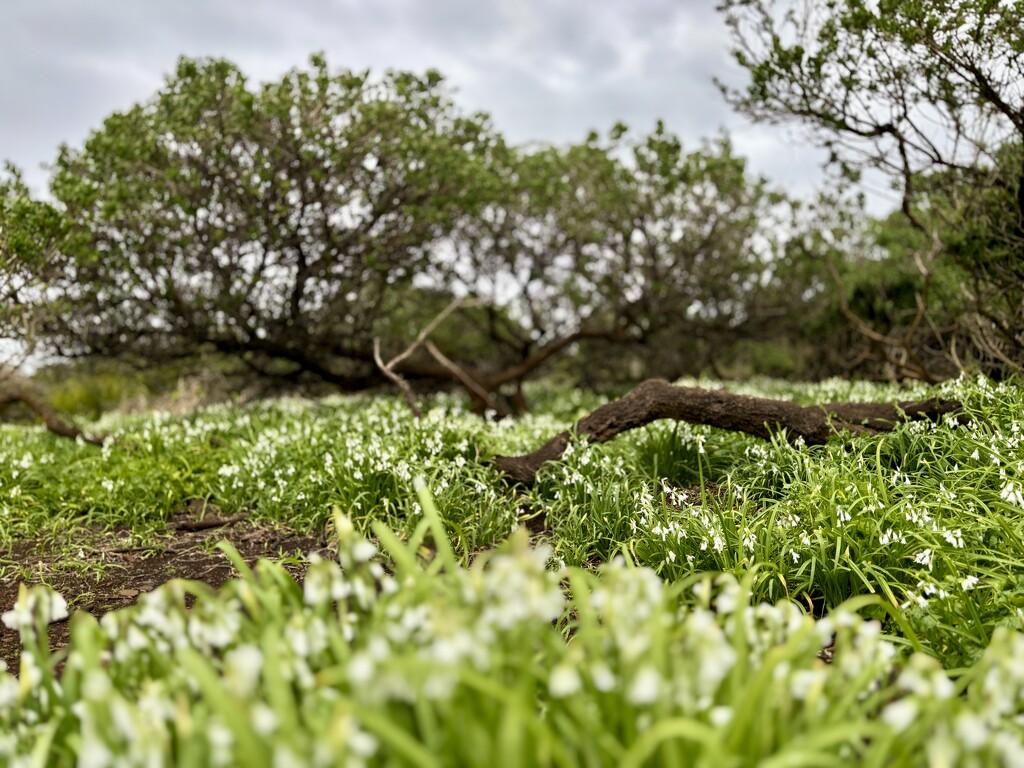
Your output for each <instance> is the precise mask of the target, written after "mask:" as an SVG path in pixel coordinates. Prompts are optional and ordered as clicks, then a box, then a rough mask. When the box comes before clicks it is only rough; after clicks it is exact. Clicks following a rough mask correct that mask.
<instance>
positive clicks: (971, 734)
mask: <svg viewBox="0 0 1024 768" xmlns="http://www.w3.org/2000/svg"><path fill="white" fill-rule="evenodd" d="M956 735H957V736H958V737H959V739H960V741H961V742H963V745H964V746H965V747H967V748H968V749H981V748H982V747H983V746H985V742H986V741H987V739H988V727H987V726H986V725H985V721H984V720H982V719H981V717H979V716H978V715H976V714H974V713H973V712H961V713H960V716H959V717H957V719H956Z"/></svg>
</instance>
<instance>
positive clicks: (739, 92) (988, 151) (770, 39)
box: [721, 0, 1024, 378]
mask: <svg viewBox="0 0 1024 768" xmlns="http://www.w3.org/2000/svg"><path fill="white" fill-rule="evenodd" d="M721 9H722V11H723V13H724V15H725V19H726V21H727V23H728V24H729V26H730V28H731V30H732V33H733V41H734V45H733V53H734V55H735V57H736V59H737V61H738V62H739V64H740V65H741V66H742V67H743V68H744V69H745V70H746V71H747V73H748V74H749V77H750V79H749V82H748V83H747V85H746V86H745V87H743V88H740V89H728V88H726V89H725V90H726V92H727V95H728V97H729V99H730V101H731V102H732V103H733V104H734V105H735V106H736V107H737V108H738V109H739V110H740V111H742V112H743V113H745V114H747V115H748V116H751V117H753V118H754V119H756V120H762V121H766V122H797V123H800V124H802V125H804V126H807V127H809V128H811V130H812V131H813V133H814V136H815V137H816V139H817V141H818V142H819V143H820V145H821V146H823V147H824V148H826V149H827V150H828V151H829V153H830V158H831V160H832V162H833V165H834V167H835V169H836V170H837V171H839V177H840V178H839V180H838V181H839V183H840V184H841V185H842V187H843V188H845V187H846V186H847V183H846V182H848V181H850V180H853V181H857V180H859V179H860V177H861V175H862V173H863V172H864V171H871V172H874V173H878V172H880V173H882V174H884V175H887V176H888V177H890V179H891V181H892V182H893V186H894V188H896V189H898V190H899V191H900V192H901V193H902V196H903V203H902V206H901V211H902V214H901V215H902V217H903V219H904V229H908V230H909V229H913V230H915V231H914V232H909V231H907V232H905V233H903V234H901V235H898V236H896V237H894V238H890V239H889V242H890V244H891V245H892V246H893V251H892V256H893V257H894V258H903V259H906V261H905V263H904V265H903V266H902V267H900V268H901V269H902V270H904V271H905V272H907V273H908V274H913V273H914V271H915V270H916V272H917V274H916V275H914V276H913V277H912V278H911V279H909V280H907V281H906V282H904V283H903V284H902V285H900V286H898V288H899V289H900V291H902V292H903V293H904V295H903V296H900V295H898V293H899V291H898V292H896V293H895V294H893V293H892V292H890V293H889V294H887V295H886V296H885V297H884V298H883V299H882V300H883V301H885V302H887V301H892V302H894V304H895V305H897V306H899V307H905V306H908V305H909V306H911V307H913V315H912V318H911V319H910V320H909V321H907V322H904V323H900V324H899V327H898V329H896V330H893V329H892V328H891V327H889V328H887V327H886V326H887V323H888V321H889V319H890V317H889V315H890V314H891V313H890V312H889V311H888V308H882V309H883V312H882V314H883V315H884V316H885V317H884V318H883V320H882V322H881V323H876V322H875V321H874V319H873V318H870V317H861V321H862V322H861V324H860V325H859V326H858V330H859V331H860V332H861V333H862V335H863V336H865V337H867V338H869V339H872V340H873V341H874V342H876V344H881V345H882V346H883V347H885V348H886V349H887V350H888V351H889V352H893V351H895V352H897V353H899V355H902V356H903V361H906V362H907V365H906V366H905V370H904V372H905V373H911V374H913V375H916V376H921V377H924V378H928V377H930V376H931V377H932V378H934V375H933V374H931V373H930V372H929V367H930V366H929V365H928V360H927V358H929V357H930V356H936V354H934V353H937V355H938V356H941V357H943V358H944V359H945V367H946V368H947V369H948V368H949V367H951V366H952V367H961V368H962V367H965V366H967V367H979V368H981V369H982V370H984V371H987V372H990V373H992V374H993V375H1003V374H1005V373H1007V372H1010V371H1017V372H1020V371H1021V370H1024V334H1022V333H1021V330H1020V329H1021V328H1022V327H1024V322H1022V321H1024V316H1022V315H1021V311H1022V310H1021V307H1022V306H1024V294H1022V292H1021V286H1022V284H1024V279H1022V275H1021V270H1020V264H1021V254H1022V253H1024V229H1022V228H1021V221H1022V218H1024V176H1022V175H1021V170H1020V169H1021V162H1020V161H1021V154H1022V147H1024V111H1022V110H1021V109H1020V92H1019V80H1020V73H1021V72H1022V71H1024V47H1022V46H1021V44H1020V29H1021V27H1022V25H1024V10H1022V6H1021V4H1020V3H999V2H989V1H988V0H958V1H957V2H945V1H944V0H942V1H940V0H921V1H920V2H881V3H873V2H866V0H838V1H836V0H815V2H811V3H793V2H791V1H790V0H753V1H751V0H726V2H724V3H722V5H721ZM886 228H887V229H890V230H892V229H894V228H898V227H897V225H895V224H894V222H892V221H891V220H890V222H888V223H887V224H886ZM951 285H955V286H956V287H957V288H959V295H956V296H954V295H953V294H954V293H955V291H953V290H951ZM892 287H894V288H895V287H897V286H892ZM911 292H912V293H913V298H912V300H911V297H910V296H909V294H910V293H911ZM959 307H965V308H966V311H964V312H963V313H962V315H963V316H962V317H960V316H958V313H957V311H956V310H957V309H958V308H959ZM869 309H870V308H869ZM898 311H900V312H902V310H898ZM851 317H857V315H856V313H855V312H854V313H853V314H852V315H851ZM854 324H855V325H857V323H856V322H855V323H854ZM921 328H927V329H928V332H926V333H923V334H919V333H918V330H919V329H921ZM872 334H876V336H881V337H887V340H886V339H879V338H877V337H875V338H873V337H872ZM887 358H888V362H889V363H894V362H899V361H897V360H896V359H895V358H896V355H894V354H887ZM936 367H937V366H932V368H936ZM937 373H938V375H939V376H941V375H944V374H945V371H941V370H940V371H937Z"/></svg>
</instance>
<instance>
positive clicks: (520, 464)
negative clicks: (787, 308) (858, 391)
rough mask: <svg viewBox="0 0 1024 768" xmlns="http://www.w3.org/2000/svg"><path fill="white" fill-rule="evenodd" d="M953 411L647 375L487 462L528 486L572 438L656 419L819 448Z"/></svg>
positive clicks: (933, 404)
mask: <svg viewBox="0 0 1024 768" xmlns="http://www.w3.org/2000/svg"><path fill="white" fill-rule="evenodd" d="M960 408H961V405H960V403H958V402H956V401H954V400H938V399H932V400H920V401H913V402H910V401H908V402H901V403H828V404H825V405H816V406H815V405H812V406H803V405H798V404H796V403H792V402H789V401H786V400H771V399H768V398H763V397H750V396H747V395H737V394H733V393H731V392H726V391H723V390H712V389H703V388H701V387H676V386H672V385H671V384H669V383H668V382H667V381H664V380H663V379H649V380H647V381H645V382H643V383H642V384H640V385H639V386H638V387H637V388H636V389H634V390H633V391H632V392H630V393H629V394H628V395H626V396H625V397H623V398H622V399H620V400H615V401H613V402H611V403H607V404H606V405H602V406H601V407H600V408H598V409H597V410H595V411H594V412H593V413H591V414H590V415H588V416H585V417H584V418H582V419H580V421H578V422H577V423H576V425H575V427H573V429H572V430H568V431H565V432H562V433H560V434H558V435H556V436H555V437H553V438H551V440H549V441H548V442H546V443H545V444H544V445H542V446H541V447H539V448H538V449H537V450H535V451H533V452H532V453H528V454H525V455H523V456H497V457H495V459H494V463H495V465H496V466H497V467H498V469H500V470H501V471H502V472H503V473H504V474H505V475H506V477H507V478H508V479H509V480H510V481H512V482H514V483H521V484H523V485H527V486H529V485H532V484H533V483H534V481H535V480H536V477H537V470H538V469H540V467H541V466H542V465H543V464H544V463H545V462H548V461H553V460H555V459H558V458H559V457H560V456H561V455H562V453H563V452H564V451H565V449H566V446H568V445H569V443H570V442H571V441H572V440H573V436H574V435H575V436H576V437H577V438H579V439H586V440H587V441H588V442H590V443H603V442H606V441H608V440H611V439H612V438H614V437H615V436H617V435H619V434H621V433H623V432H626V431H628V430H631V429H636V428H637V427H642V426H644V425H646V424H649V423H651V422H652V421H657V420H659V419H675V420H677V421H687V422H690V423H691V424H706V425H709V426H712V427H719V428H721V429H728V430H732V431H734V432H743V433H746V434H748V435H754V436H756V437H763V438H769V437H771V435H772V434H773V433H775V432H778V431H779V430H782V429H784V430H785V431H786V436H787V438H788V439H789V440H791V441H796V440H797V439H802V440H803V442H804V443H806V444H807V445H820V444H822V443H825V442H826V441H827V440H828V439H829V438H830V437H831V436H833V435H836V434H839V433H841V432H843V431H848V432H852V433H854V434H876V433H878V432H888V431H890V430H892V429H893V427H895V426H896V425H897V424H899V423H901V422H904V421H912V420H917V419H933V420H934V419H937V418H939V417H941V416H942V415H944V414H948V413H956V412H958V411H959V410H960Z"/></svg>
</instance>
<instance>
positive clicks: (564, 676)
mask: <svg viewBox="0 0 1024 768" xmlns="http://www.w3.org/2000/svg"><path fill="white" fill-rule="evenodd" d="M579 689H580V676H579V675H578V674H577V672H576V670H575V669H574V668H573V667H571V666H569V665H568V664H559V665H558V666H556V667H555V668H554V669H553V670H551V677H550V678H549V679H548V691H549V692H550V693H551V695H552V696H554V697H555V698H556V699H561V698H564V697H566V696H572V695H573V694H574V693H576V692H577V691H579Z"/></svg>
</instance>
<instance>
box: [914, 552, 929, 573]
mask: <svg viewBox="0 0 1024 768" xmlns="http://www.w3.org/2000/svg"><path fill="white" fill-rule="evenodd" d="M914 562H915V563H918V564H919V565H924V566H927V567H928V570H929V571H930V570H931V569H932V551H931V549H922V550H921V551H920V552H918V553H917V554H916V555H914Z"/></svg>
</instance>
